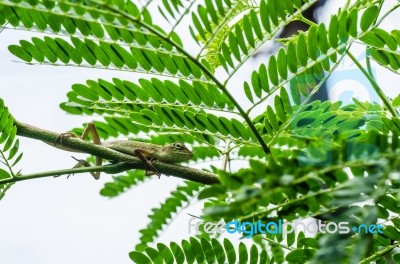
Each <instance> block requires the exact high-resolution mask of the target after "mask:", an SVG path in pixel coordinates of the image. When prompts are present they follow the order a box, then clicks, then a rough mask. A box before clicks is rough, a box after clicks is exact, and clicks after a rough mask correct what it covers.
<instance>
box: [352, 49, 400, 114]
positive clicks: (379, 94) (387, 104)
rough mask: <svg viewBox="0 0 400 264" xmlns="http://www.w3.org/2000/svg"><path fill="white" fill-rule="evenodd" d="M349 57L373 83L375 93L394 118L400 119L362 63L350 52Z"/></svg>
mask: <svg viewBox="0 0 400 264" xmlns="http://www.w3.org/2000/svg"><path fill="white" fill-rule="evenodd" d="M347 55H348V56H349V57H350V59H351V60H352V61H353V62H354V63H355V64H356V65H357V67H358V68H359V69H360V71H361V72H362V73H363V74H364V75H365V77H367V79H368V81H369V82H370V83H371V85H372V88H374V90H375V92H376V93H377V94H378V96H379V97H380V98H381V100H382V101H383V103H384V105H385V106H386V107H387V109H388V110H389V111H390V113H391V114H392V116H395V117H399V114H398V113H397V111H396V109H394V107H393V106H392V104H391V103H390V101H389V99H388V98H387V97H386V95H385V94H384V92H383V91H382V89H381V88H380V87H379V85H378V83H377V82H376V81H375V79H374V78H373V77H372V76H371V75H370V74H369V73H368V72H367V71H366V70H365V69H364V67H363V66H362V65H361V63H359V62H358V60H357V59H356V58H355V57H354V56H353V54H352V53H351V52H350V51H349V52H347Z"/></svg>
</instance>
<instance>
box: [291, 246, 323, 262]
mask: <svg viewBox="0 0 400 264" xmlns="http://www.w3.org/2000/svg"><path fill="white" fill-rule="evenodd" d="M315 252H316V251H315V250H314V249H295V250H293V251H291V252H290V253H289V254H287V255H286V258H285V260H286V261H287V262H289V263H305V262H306V261H309V260H310V259H311V258H312V257H313V255H314V254H315Z"/></svg>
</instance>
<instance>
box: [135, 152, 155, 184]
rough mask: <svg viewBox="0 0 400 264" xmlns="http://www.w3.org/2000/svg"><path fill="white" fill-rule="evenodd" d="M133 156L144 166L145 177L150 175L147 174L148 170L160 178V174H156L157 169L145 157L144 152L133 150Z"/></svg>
mask: <svg viewBox="0 0 400 264" xmlns="http://www.w3.org/2000/svg"><path fill="white" fill-rule="evenodd" d="M134 153H135V156H136V157H138V158H139V159H140V160H141V161H143V163H144V165H145V166H146V174H145V175H146V176H150V175H152V173H150V172H149V170H150V171H151V172H153V173H155V174H156V175H157V176H158V178H160V176H161V174H160V172H158V170H157V168H156V167H154V166H153V164H151V162H150V161H149V160H148V159H147V158H146V157H145V153H146V151H145V150H142V149H135V150H134Z"/></svg>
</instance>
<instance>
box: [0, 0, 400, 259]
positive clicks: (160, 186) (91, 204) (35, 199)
mask: <svg viewBox="0 0 400 264" xmlns="http://www.w3.org/2000/svg"><path fill="white" fill-rule="evenodd" d="M331 2H334V4H333V3H332V4H333V5H337V4H338V2H342V1H331ZM387 2H388V3H393V2H394V1H387ZM329 10H330V12H333V11H334V10H335V9H334V8H333V7H330V8H329ZM392 18H393V19H392V20H391V21H393V23H387V24H385V27H387V28H393V27H395V26H398V21H399V20H398V16H397V17H396V16H393V17H392ZM396 24H397V25H396ZM32 36H34V34H31V33H28V32H25V31H17V30H4V31H3V32H2V34H0V58H1V63H0V79H1V86H0V97H1V98H3V99H4V101H5V103H6V105H7V106H8V107H9V108H10V112H11V113H12V114H13V115H14V117H15V118H16V119H17V120H19V121H22V122H26V123H29V124H32V125H35V126H38V127H42V128H46V129H49V130H53V131H59V132H65V131H68V130H69V129H71V128H74V127H77V126H80V125H81V124H82V123H83V122H88V121H90V120H91V117H79V116H72V115H67V114H65V113H64V112H63V111H62V110H60V109H59V107H58V105H59V103H60V102H64V101H65V100H66V93H67V92H68V91H69V90H70V87H71V85H72V84H74V83H84V82H85V81H86V80H87V79H97V78H104V79H111V78H112V77H120V78H123V79H130V80H135V79H136V78H137V75H134V74H130V73H118V72H116V71H106V70H92V69H81V68H69V67H52V66H28V65H25V64H23V63H17V62H15V60H16V58H15V57H13V56H12V55H11V54H10V53H9V52H8V50H7V46H8V45H10V44H14V43H17V42H18V40H20V39H23V38H25V39H27V38H30V37H32ZM355 52H356V53H357V54H361V53H362V51H359V50H355ZM244 68H245V69H244V70H242V71H241V72H242V74H240V75H239V76H238V79H237V80H239V79H241V80H242V79H244V78H247V77H248V75H249V72H250V71H249V69H250V68H251V67H250V66H245V67H244ZM354 68H355V66H354V65H353V64H352V63H350V62H349V60H346V62H345V63H344V64H343V67H341V69H340V70H342V71H346V70H348V69H354ZM142 77H145V76H142ZM377 79H378V81H381V82H380V83H382V84H383V88H384V90H385V91H386V92H388V93H389V94H390V95H391V96H392V97H393V96H395V95H397V94H398V91H399V89H398V87H393V86H392V85H393V84H395V83H396V84H397V83H398V82H395V81H393V80H394V79H393V75H392V74H389V73H388V71H382V70H377ZM237 80H234V81H232V83H238V82H237ZM351 86H352V87H353V85H351ZM341 87H343V86H342V85H339V88H341ZM354 87H357V84H355V85H354ZM356 91H357V89H356ZM361 94H362V92H361ZM332 96H333V97H335V93H334V92H333V93H332ZM338 98H339V97H338ZM21 150H22V151H23V152H24V157H23V159H22V161H21V162H20V166H21V167H22V169H23V173H24V174H28V173H34V172H40V171H48V170H53V169H62V168H69V167H72V166H73V165H74V164H75V161H74V160H72V159H71V158H70V153H68V152H64V151H61V150H57V149H54V148H52V147H50V146H48V145H46V144H44V143H41V142H39V141H36V140H30V139H25V138H21ZM81 157H86V155H82V156H81ZM109 178H110V176H108V175H105V174H103V175H102V177H101V180H99V181H94V180H93V178H92V177H91V176H90V175H89V174H80V175H76V176H74V177H70V178H69V179H68V180H67V179H66V178H65V177H59V178H56V179H54V178H44V179H38V180H31V181H24V182H20V183H17V184H16V185H14V186H13V187H12V188H11V189H10V190H9V191H8V192H7V194H6V196H5V197H4V198H3V200H2V201H1V202H0V261H1V263H7V264H21V263H30V264H51V263H59V264H67V263H68V264H69V263H98V264H103V263H104V264H105V263H122V264H123V263H131V261H130V260H129V258H128V252H129V251H131V250H132V249H133V247H134V245H135V244H136V243H137V242H138V238H139V233H138V231H139V230H140V229H141V228H144V227H145V225H146V223H147V222H148V219H147V215H148V214H149V213H150V209H151V208H153V207H157V206H158V205H159V203H160V202H161V201H163V200H164V199H165V197H167V195H168V193H169V192H170V191H171V190H173V189H174V187H175V186H176V184H178V183H179V182H181V180H179V179H176V178H173V177H169V178H167V177H161V179H160V180H157V179H156V180H152V181H150V182H148V183H146V184H144V185H141V186H139V187H137V188H134V189H133V190H131V191H129V192H126V193H125V194H123V195H121V196H119V197H117V198H114V199H107V198H105V197H102V196H100V195H99V190H100V189H101V187H102V185H103V184H104V183H105V182H107V181H108V180H109ZM196 207H197V208H196ZM198 207H199V204H197V205H196V206H195V208H193V209H189V210H187V211H186V212H190V213H193V214H197V213H198ZM188 219H189V217H188V216H187V215H186V214H182V215H181V216H180V217H179V218H178V219H177V221H175V222H174V223H173V224H172V226H170V227H169V228H168V229H167V230H166V232H165V234H164V235H163V236H162V237H161V239H162V240H163V241H171V240H175V241H178V240H180V239H181V238H186V237H188V236H189V235H188V233H187V221H188Z"/></svg>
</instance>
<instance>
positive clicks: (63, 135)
mask: <svg viewBox="0 0 400 264" xmlns="http://www.w3.org/2000/svg"><path fill="white" fill-rule="evenodd" d="M70 137H73V138H77V135H75V133H74V132H65V133H61V134H59V135H58V136H57V138H56V140H55V142H54V143H55V144H56V145H61V144H62V142H63V140H64V139H65V138H70ZM74 159H75V158H74Z"/></svg>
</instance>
